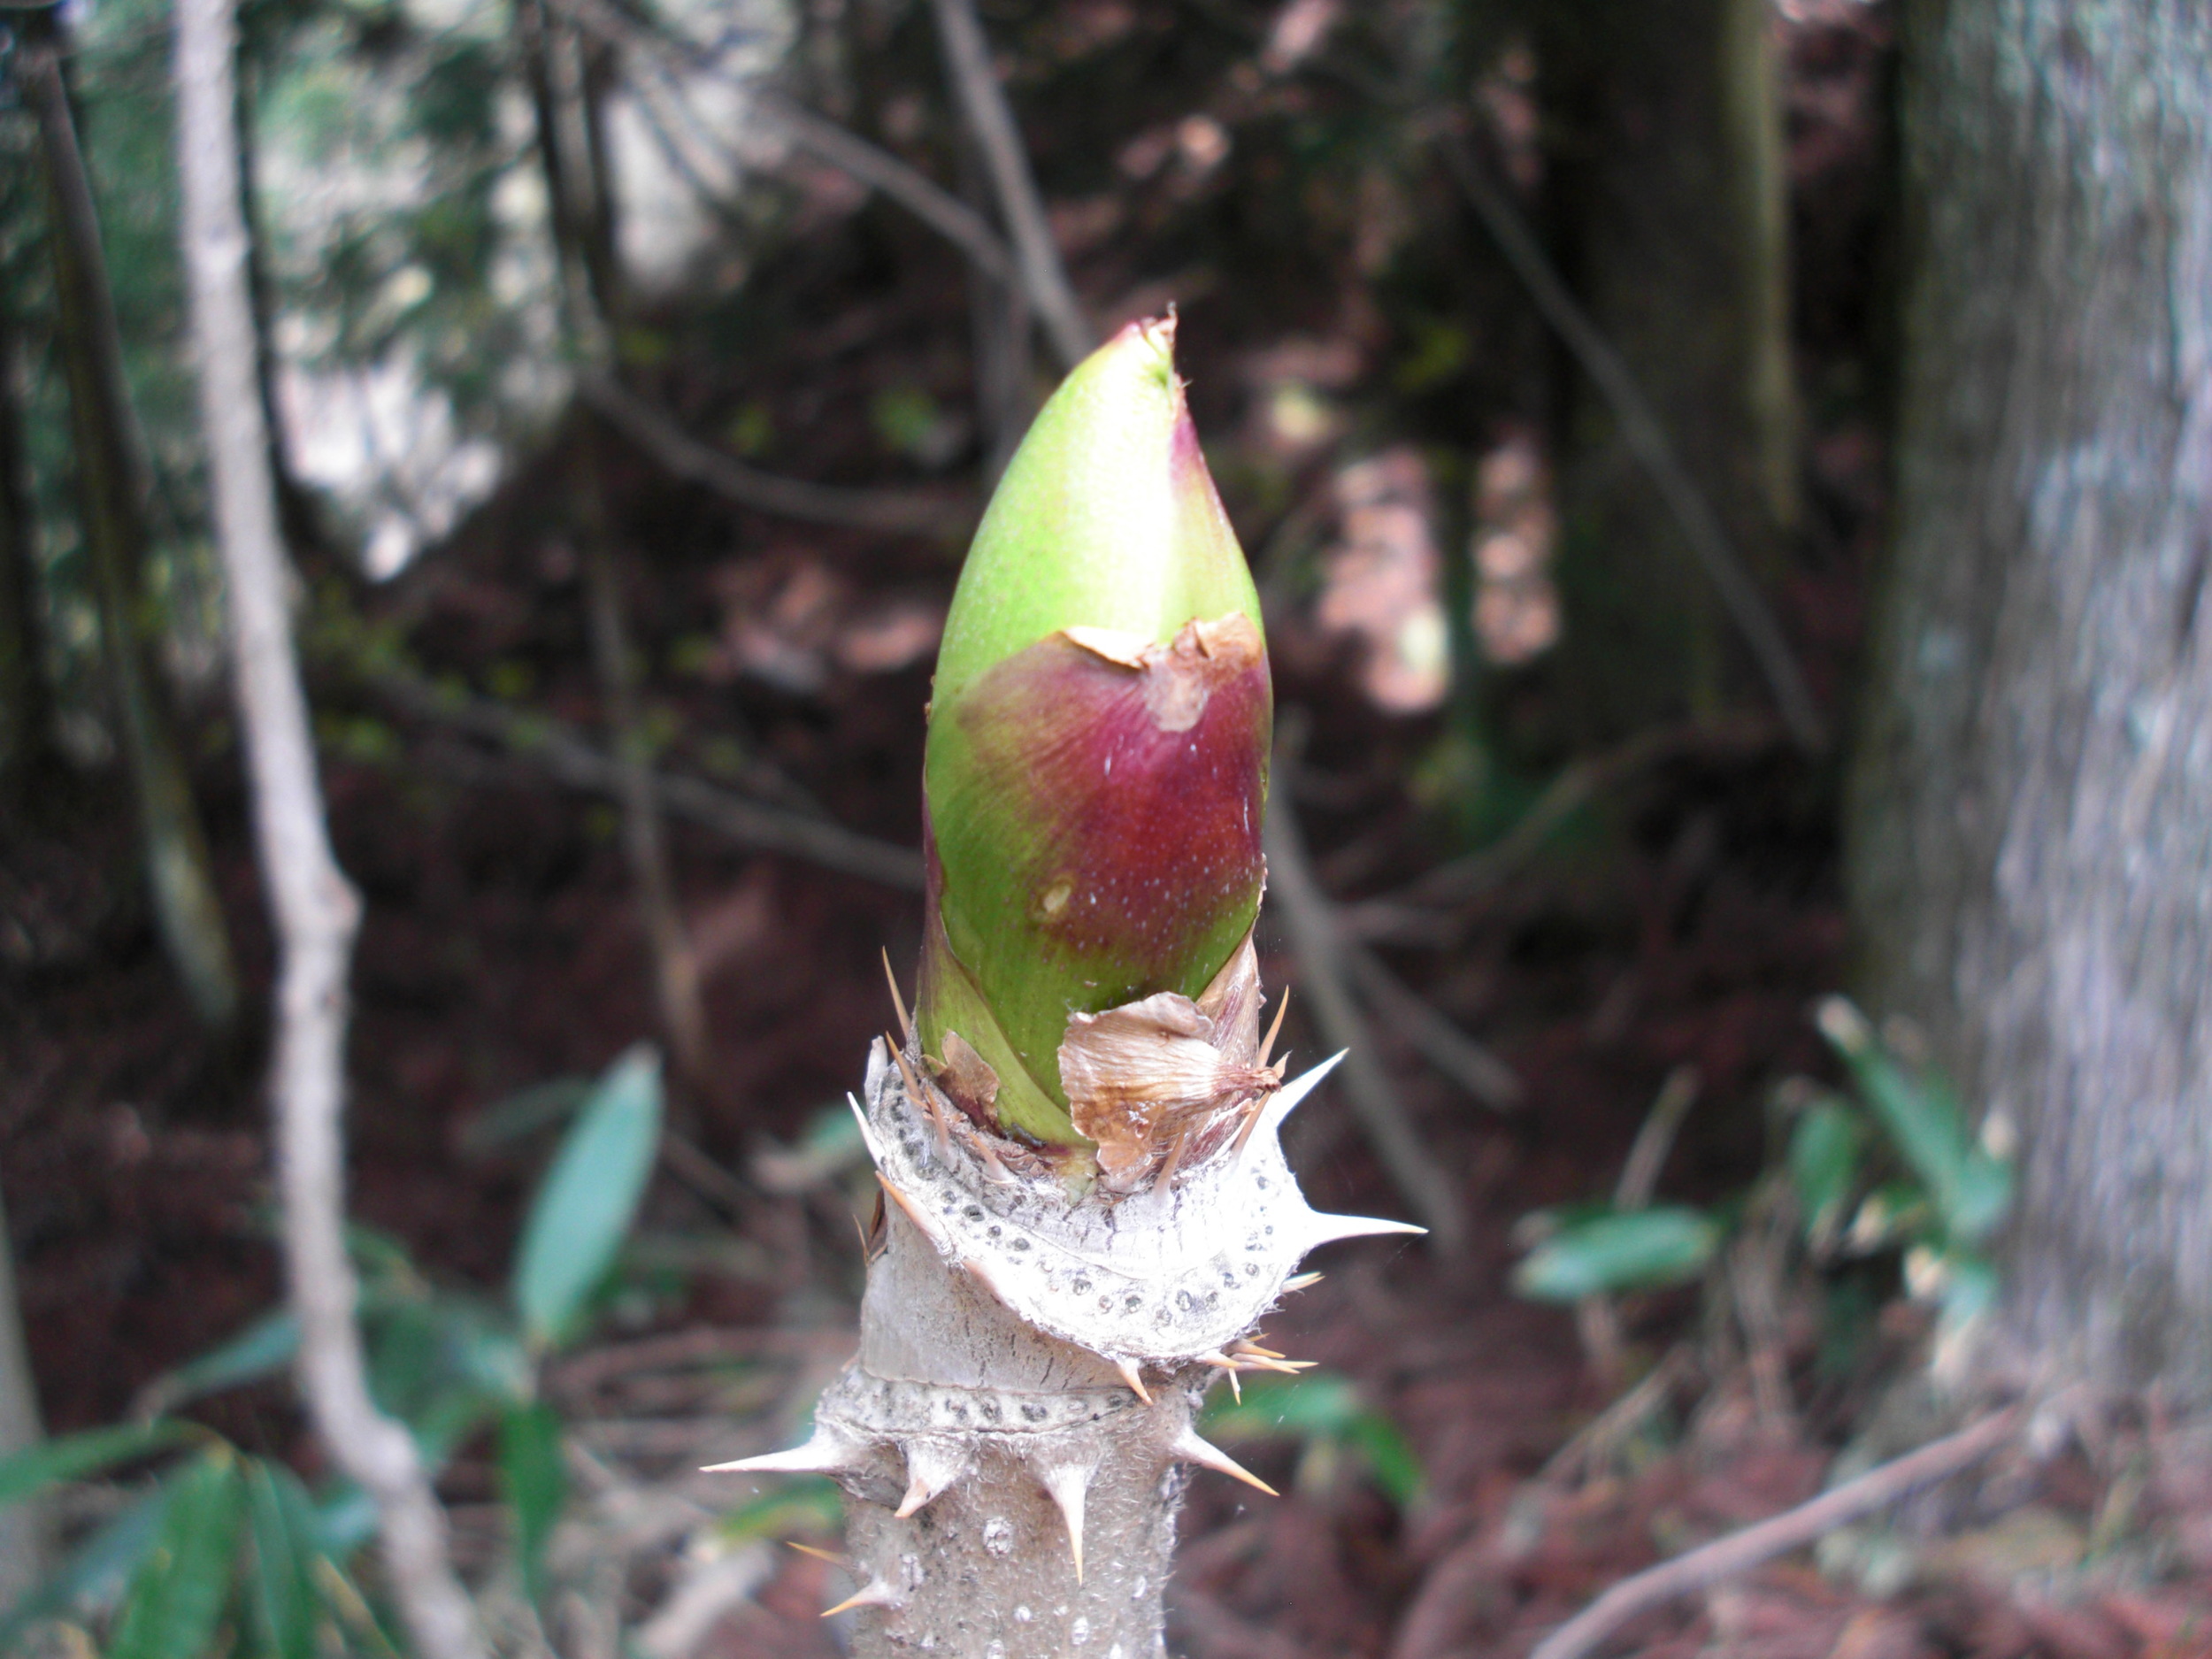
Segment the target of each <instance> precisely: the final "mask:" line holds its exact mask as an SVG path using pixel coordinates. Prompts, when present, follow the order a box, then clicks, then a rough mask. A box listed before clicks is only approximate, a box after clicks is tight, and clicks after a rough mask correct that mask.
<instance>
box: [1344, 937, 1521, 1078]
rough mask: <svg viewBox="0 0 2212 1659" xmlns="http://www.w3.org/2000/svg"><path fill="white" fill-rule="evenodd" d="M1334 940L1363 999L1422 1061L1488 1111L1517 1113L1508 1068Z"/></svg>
mask: <svg viewBox="0 0 2212 1659" xmlns="http://www.w3.org/2000/svg"><path fill="white" fill-rule="evenodd" d="M1338 938H1339V949H1340V950H1341V951H1342V953H1343V956H1344V965H1345V967H1346V968H1347V969H1348V970H1349V971H1350V972H1351V976H1352V983H1353V984H1354V985H1355V986H1356V987H1358V990H1359V994H1360V996H1361V999H1362V1000H1363V1001H1364V1002H1366V1003H1367V1005H1368V1006H1369V1007H1370V1008H1372V1009H1373V1010H1375V1011H1376V1012H1377V1013H1378V1014H1379V1015H1381V1016H1382V1017H1383V1018H1385V1019H1386V1020H1388V1021H1389V1022H1390V1023H1391V1024H1392V1025H1395V1026H1396V1027H1397V1028H1398V1034H1399V1035H1400V1036H1402V1037H1403V1038H1404V1039H1405V1040H1406V1041H1408V1042H1409V1043H1411V1044H1412V1045H1413V1047H1414V1048H1415V1049H1416V1050H1417V1052H1418V1053H1419V1054H1420V1056H1421V1057H1422V1058H1423V1059H1425V1060H1426V1061H1427V1062H1428V1063H1429V1064H1431V1065H1432V1066H1434V1067H1435V1068H1436V1069H1437V1070H1438V1071H1441V1072H1442V1073H1443V1074H1444V1075H1445V1076H1446V1077H1448V1078H1449V1079H1452V1081H1454V1082H1455V1083H1456V1084H1458V1085H1459V1086H1460V1087H1462V1088H1463V1089H1465V1090H1466V1091H1467V1092H1468V1093H1469V1094H1472V1095H1473V1096H1474V1097H1475V1098H1476V1099H1477V1100H1479V1101H1480V1102H1482V1103H1483V1104H1484V1105H1486V1106H1487V1107H1488V1108H1489V1109H1490V1110H1492V1111H1497V1112H1509V1111H1515V1110H1519V1108H1520V1106H1521V1103H1522V1101H1523V1100H1524V1099H1525V1091H1524V1090H1523V1089H1522V1087H1521V1079H1519V1078H1518V1077H1517V1076H1515V1075H1514V1072H1513V1068H1512V1067H1511V1066H1509V1065H1508V1064H1506V1063H1505V1062H1504V1061H1502V1060H1501V1059H1499V1058H1498V1056H1496V1055H1494V1054H1493V1053H1492V1052H1491V1051H1490V1049H1489V1048H1487V1047H1486V1046H1485V1045H1484V1044H1482V1043H1479V1042H1478V1041H1475V1040H1474V1039H1473V1038H1472V1037H1470V1036H1469V1035H1468V1034H1467V1033H1465V1032H1463V1031H1462V1030H1460V1028H1459V1027H1458V1026H1457V1025H1454V1024H1453V1023H1452V1022H1451V1021H1450V1020H1448V1019H1447V1018H1444V1016H1443V1015H1441V1014H1440V1013H1438V1012H1437V1010H1435V1009H1433V1008H1432V1007H1430V1006H1429V1004H1428V1003H1427V1002H1425V1001H1424V1000H1423V999H1422V997H1421V996H1420V995H1419V994H1418V993H1417V992H1416V991H1415V990H1414V989H1413V987H1410V986H1409V985H1408V984H1407V983H1406V982H1405V981H1404V980H1403V979H1400V978H1399V977H1398V976H1397V975H1396V974H1395V973H1394V972H1391V971H1390V968H1389V966H1388V964H1386V963H1385V962H1384V961H1383V959H1382V958H1381V957H1380V956H1377V955H1376V954H1375V953H1374V952H1373V951H1371V950H1370V949H1368V948H1367V947H1366V946H1365V945H1363V944H1361V943H1359V942H1358V941H1356V940H1352V939H1347V938H1344V937H1343V935H1342V933H1341V932H1340V933H1339V935H1338Z"/></svg>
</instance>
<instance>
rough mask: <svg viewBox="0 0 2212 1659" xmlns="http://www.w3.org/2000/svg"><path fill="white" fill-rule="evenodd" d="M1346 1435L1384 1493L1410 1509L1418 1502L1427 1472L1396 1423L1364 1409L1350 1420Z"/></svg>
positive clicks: (1399, 1504) (1395, 1502) (1400, 1506)
mask: <svg viewBox="0 0 2212 1659" xmlns="http://www.w3.org/2000/svg"><path fill="white" fill-rule="evenodd" d="M1345 1438H1346V1439H1348V1440H1350V1441H1351V1443H1352V1444H1353V1445H1354V1446H1355V1447H1356V1448H1359V1453H1360V1455H1362V1456H1363V1457H1364V1458H1365V1459H1366V1460H1367V1468H1368V1471H1369V1472H1370V1473H1371V1474H1372V1475H1373V1476H1374V1477H1375V1484H1376V1485H1377V1486H1380V1487H1381V1488H1382V1494H1383V1496H1385V1497H1386V1498H1388V1499H1389V1500H1390V1501H1391V1502H1393V1503H1394V1504H1395V1505H1397V1506H1398V1508H1400V1509H1412V1508H1414V1507H1415V1506H1416V1505H1417V1504H1418V1503H1419V1502H1421V1494H1422V1493H1423V1491H1424V1490H1425V1488H1426V1487H1427V1486H1428V1474H1427V1471H1425V1470H1424V1469H1423V1468H1422V1467H1421V1458H1420V1455H1419V1454H1418V1453H1417V1452H1416V1451H1415V1450H1414V1449H1413V1444H1412V1442H1411V1441H1409V1440H1407V1439H1406V1437H1405V1436H1404V1435H1403V1434H1402V1433H1400V1432H1399V1431H1398V1425H1396V1424H1394V1423H1393V1422H1392V1421H1391V1420H1390V1419H1389V1418H1388V1417H1384V1416H1383V1415H1382V1414H1381V1413H1379V1412H1376V1411H1363V1412H1362V1413H1361V1414H1360V1415H1359V1416H1358V1417H1355V1418H1354V1419H1353V1420H1352V1425H1351V1428H1350V1431H1349V1432H1348V1433H1347V1435H1346V1437H1345Z"/></svg>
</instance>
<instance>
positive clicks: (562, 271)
mask: <svg viewBox="0 0 2212 1659" xmlns="http://www.w3.org/2000/svg"><path fill="white" fill-rule="evenodd" d="M515 32H516V39H517V42H518V45H519V48H520V50H521V55H522V60H523V68H524V73H525V77H526V80H527V81H528V83H529V86H530V95H531V101H532V104H533V105H534V110H535V113H536V117H537V136H538V156H539V161H540V165H542V166H543V168H544V170H545V183H546V195H547V198H548V202H549V219H551V227H552V233H553V244H554V245H553V253H554V258H555V260H556V263H557V267H558V272H559V280H560V294H561V314H562V319H563V326H564V330H565V333H566V334H567V337H568V342H569V347H570V349H571V351H572V353H573V355H574V357H575V358H576V361H577V364H578V366H579V367H580V369H581V370H582V371H583V372H584V373H588V374H594V373H597V374H618V373H619V372H620V365H619V361H618V340H619V335H620V329H621V325H622V318H623V314H624V296H623V292H622V281H621V266H620V263H619V259H618V253H617V243H616V230H615V210H614V200H613V192H612V189H611V186H610V180H609V175H608V173H607V157H606V144H605V138H604V130H603V121H602V120H601V119H600V115H599V111H598V108H597V104H598V94H599V92H600V91H602V90H603V88H604V85H605V82H606V76H607V69H606V66H605V65H604V63H603V62H601V63H599V64H598V65H595V64H594V61H593V59H592V57H591V55H590V53H589V51H588V49H587V47H586V44H585V42H584V41H583V40H582V38H581V37H580V35H579V33H578V31H576V30H575V29H574V28H573V27H571V26H570V25H569V24H568V23H567V21H566V20H565V19H564V18H563V17H562V16H561V15H560V13H559V12H557V9H556V8H554V7H552V6H549V5H547V4H545V3H544V0H516V4H515ZM578 445H579V449H580V465H579V466H578V467H577V470H576V476H575V479H574V489H575V509H574V511H575V523H576V534H577V539H578V541H580V543H581V544H582V551H583V565H584V582H585V588H586V594H587V603H588V606H589V609H590V615H589V618H588V620H589V626H590V634H591V651H592V667H593V672H594V673H595V676H596V678H597V680H598V681H599V695H600V702H601V705H602V712H603V717H604V718H605V721H606V725H607V732H608V736H609V738H610V739H611V746H612V748H613V750H614V754H615V759H616V763H617V764H618V766H619V767H620V769H621V773H620V780H619V788H618V800H619V802H620V805H621V811H622V848H623V853H624V856H625V857H626V860H627V862H628V864H629V866H630V877H631V880H632V881H633V883H634V885H635V887H636V888H637V898H638V915H639V919H640V921H641V923H642V925H643V926H644V930H645V939H646V947H647V949H648V950H649V952H650V953H651V956H652V962H653V991H654V1000H655V1003H656V1006H657V1009H658V1011H659V1014H660V1022H661V1027H662V1032H663V1034H664V1035H665V1036H666V1038H667V1039H668V1046H669V1049H670V1052H671V1054H672V1056H673V1058H674V1060H675V1063H676V1065H675V1070H676V1074H677V1077H678V1078H679V1079H680V1080H681V1082H682V1084H683V1086H684V1087H683V1089H682V1091H681V1092H680V1094H677V1095H676V1097H675V1099H674V1101H673V1102H672V1105H673V1107H674V1110H673V1113H672V1121H673V1124H674V1125H675V1128H674V1132H673V1133H674V1136H675V1138H679V1139H680V1138H681V1137H682V1132H683V1131H685V1130H687V1129H688V1128H689V1127H690V1126H691V1121H692V1111H691V1110H690V1109H691V1103H692V1100H693V1098H694V1097H695V1096H697V1095H701V1094H705V1093H707V1092H708V1091H710V1089H711V1087H712V1083H713V1050H712V1044H711V1042H710V1040H709V1037H708V1029H707V1018H706V1005H705V1001H704V998H703V995H702V991H701V987H700V982H699V959H698V955H697V953H696V952H695V950H694V949H693V948H692V943H691V936H690V933H689V931H688V930H687V928H686V927H685V926H684V920H683V915H682V912H681V910H680V909H679V908H678V905H677V900H676V883H675V877H674V874H673V872H672V869H671V867H670V863H669V857H668V835H667V827H666V824H665V821H664V818H663V816H662V812H661V805H660V796H659V793H658V790H657V786H656V785H655V783H654V780H653V756H652V748H651V744H650V741H649V739H648V736H647V734H646V731H645V725H644V710H642V708H641V706H640V703H639V697H638V685H637V672H636V665H635V662H634V652H633V650H632V649H631V645H630V630H629V623H628V620H627V617H626V609H627V607H626V605H625V604H624V603H623V593H622V572H621V569H620V565H619V563H618V559H617V558H616V555H615V548H614V542H613V526H611V524H610V523H609V521H608V514H607V500H606V457H605V440H604V438H603V435H602V434H601V432H600V429H599V426H598V423H597V421H596V419H595V418H592V417H589V416H587V417H586V419H585V420H584V423H583V429H582V432H581V433H580V436H579V439H578Z"/></svg>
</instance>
